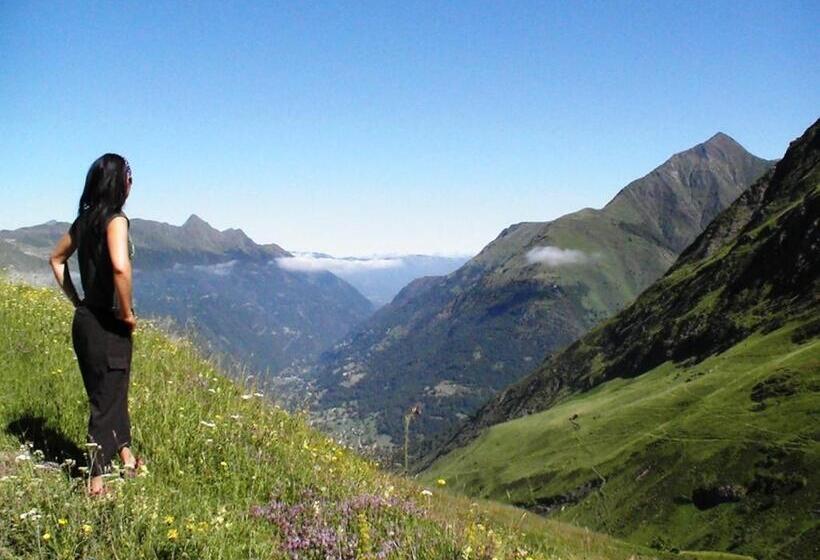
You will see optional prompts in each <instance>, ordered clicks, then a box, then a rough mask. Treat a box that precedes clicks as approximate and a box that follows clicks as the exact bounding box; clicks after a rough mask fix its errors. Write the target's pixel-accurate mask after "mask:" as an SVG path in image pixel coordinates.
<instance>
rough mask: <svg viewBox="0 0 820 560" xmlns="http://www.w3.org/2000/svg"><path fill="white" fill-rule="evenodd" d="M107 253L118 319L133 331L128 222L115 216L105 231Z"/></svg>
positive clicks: (134, 322) (135, 323) (134, 320)
mask: <svg viewBox="0 0 820 560" xmlns="http://www.w3.org/2000/svg"><path fill="white" fill-rule="evenodd" d="M106 238H107V240H108V252H109V255H110V256H111V268H112V270H113V272H114V288H115V289H116V291H117V301H118V302H119V308H120V313H121V315H120V319H122V320H123V321H125V322H126V323H127V324H128V326H129V327H130V328H131V329H132V330H133V329H134V327H136V325H137V320H136V318H135V317H134V311H133V309H131V290H132V288H131V259H130V258H129V256H128V220H126V218H125V217H124V216H117V217H115V218H114V219H112V220H111V221H110V222H109V223H108V228H107V229H106Z"/></svg>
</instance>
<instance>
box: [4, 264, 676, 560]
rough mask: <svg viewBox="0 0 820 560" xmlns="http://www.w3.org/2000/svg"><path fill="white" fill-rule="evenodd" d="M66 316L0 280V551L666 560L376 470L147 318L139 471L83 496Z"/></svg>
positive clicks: (75, 376)
mask: <svg viewBox="0 0 820 560" xmlns="http://www.w3.org/2000/svg"><path fill="white" fill-rule="evenodd" d="M70 321H71V309H70V306H69V305H68V304H67V302H66V301H65V299H64V298H63V297H61V296H60V295H59V294H57V293H56V292H55V291H53V290H46V289H42V288H32V287H28V286H24V285H12V284H9V283H8V282H6V281H4V280H2V279H0V364H2V367H0V391H2V399H0V558H2V559H4V560H5V559H35V558H36V559H44V558H55V559H56V558H166V559H171V558H196V559H203V560H205V559H222V560H230V559H247V558H259V559H263V558H264V559H267V558H272V559H284V558H297V557H298V558H306V559H307V558H310V559H319V558H331V557H334V558H340V559H345V560H352V559H353V558H377V557H378V558H393V559H410V558H425V559H427V558H430V559H437V558H491V557H499V558H520V559H524V558H532V559H544V560H546V559H554V558H557V557H560V558H566V559H570V560H574V559H577V560H580V559H582V558H583V559H587V558H592V559H599V560H603V559H610V558H611V559H623V560H626V559H627V558H630V559H638V558H643V559H648V558H669V556H666V555H658V554H654V553H651V552H648V551H646V550H643V549H640V548H639V547H635V546H632V545H627V544H624V543H621V542H618V541H615V540H613V539H610V538H607V537H605V536H603V535H600V534H596V533H592V532H590V531H587V530H583V529H580V528H575V527H572V526H569V525H566V524H564V523H559V522H554V521H547V520H543V519H539V518H538V517H537V516H527V515H524V512H522V511H521V510H518V509H515V508H511V507H507V506H501V505H498V504H490V503H485V502H484V501H476V502H474V503H473V502H472V501H471V500H468V499H465V498H462V497H458V496H453V495H450V494H449V493H448V492H446V490H445V489H444V488H441V487H439V486H434V487H433V488H432V491H430V490H429V489H425V488H423V487H422V486H420V485H418V484H417V483H415V482H412V481H410V480H408V479H404V478H400V477H397V476H393V475H389V474H387V473H384V472H381V471H379V470H378V468H377V466H376V465H375V464H373V463H371V462H368V461H365V460H364V459H362V458H360V457H358V456H356V455H355V454H354V453H352V452H351V451H350V450H349V449H347V448H344V447H342V446H340V445H338V444H337V443H335V442H334V441H332V440H331V439H329V438H327V437H326V436H324V435H322V434H320V433H319V432H317V431H315V430H313V429H311V428H310V427H309V426H308V425H307V423H306V422H305V420H304V419H303V417H301V416H292V415H289V414H288V413H286V412H284V411H283V410H282V409H281V408H279V407H277V406H274V405H272V404H270V403H269V402H267V401H266V400H265V399H264V398H261V395H258V394H256V393H255V389H254V388H252V387H246V386H241V385H238V384H236V383H233V382H231V381H229V380H228V379H227V378H226V377H225V376H223V375H222V374H220V372H218V371H217V370H216V369H215V368H214V366H213V364H212V363H209V362H207V361H204V360H203V359H202V358H200V357H199V355H198V354H197V352H196V351H195V350H194V348H193V346H192V345H191V344H190V343H189V342H187V341H184V340H174V339H171V338H169V337H168V336H166V335H165V334H163V333H162V332H160V331H159V330H157V329H156V328H155V327H153V326H152V325H146V324H142V325H141V327H140V330H139V331H138V332H137V333H135V354H134V367H133V370H132V385H131V395H130V410H131V418H132V423H133V435H134V439H135V442H136V447H137V449H136V450H137V452H138V453H140V454H143V455H144V456H146V457H147V459H148V461H149V462H148V468H147V469H146V470H144V471H142V473H141V476H139V477H137V478H136V479H133V480H128V481H121V480H120V479H119V478H118V477H114V478H111V479H109V480H108V484H110V485H111V486H112V487H113V488H114V493H113V496H112V497H111V498H110V499H103V500H90V499H88V498H86V497H85V495H84V494H83V492H82V485H83V484H84V481H83V479H82V476H83V474H82V472H81V471H80V469H78V468H77V466H78V465H81V464H82V463H83V462H84V458H83V451H84V449H83V446H82V444H83V442H84V433H85V425H86V421H87V403H86V397H85V394H84V391H83V387H82V380H81V377H80V374H79V372H78V371H77V367H76V363H75V361H74V359H73V353H72V351H71V345H70V337H69V333H70ZM29 444H30V445H29ZM72 460H73V461H77V462H78V464H77V465H75V466H73V467H72V466H71V464H70V461H72ZM428 492H430V493H429V495H427V493H428Z"/></svg>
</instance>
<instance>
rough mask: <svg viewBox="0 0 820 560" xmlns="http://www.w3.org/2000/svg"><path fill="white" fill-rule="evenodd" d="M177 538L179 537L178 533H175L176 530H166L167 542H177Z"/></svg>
mask: <svg viewBox="0 0 820 560" xmlns="http://www.w3.org/2000/svg"><path fill="white" fill-rule="evenodd" d="M178 536H179V533H178V532H177V530H176V529H168V540H169V541H175V540H177V537H178Z"/></svg>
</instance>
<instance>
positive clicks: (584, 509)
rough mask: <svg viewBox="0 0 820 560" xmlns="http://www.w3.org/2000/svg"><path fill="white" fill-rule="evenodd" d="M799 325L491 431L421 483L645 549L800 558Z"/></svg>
mask: <svg viewBox="0 0 820 560" xmlns="http://www.w3.org/2000/svg"><path fill="white" fill-rule="evenodd" d="M802 325H805V322H803V323H796V324H790V325H787V326H784V327H781V328H780V329H778V330H776V331H773V332H770V333H768V334H765V335H763V334H756V335H754V336H752V337H749V338H747V339H746V340H744V341H743V342H741V343H739V344H737V345H735V346H733V347H732V348H730V349H729V350H727V351H726V352H723V353H721V354H719V355H717V356H713V357H711V358H709V359H707V360H705V361H703V362H701V363H699V364H697V365H694V366H691V367H685V366H680V365H675V364H673V363H671V362H666V363H664V364H663V365H661V366H658V367H657V368H655V369H653V370H652V371H650V372H648V373H645V374H644V375H642V376H640V377H638V378H634V379H618V380H615V381H612V382H610V383H606V384H604V385H601V386H599V387H597V388H596V389H594V390H592V391H590V392H589V393H585V394H582V395H578V396H576V397H573V398H570V399H568V400H566V401H564V402H562V403H561V404H559V405H558V406H555V407H553V408H550V409H549V410H546V411H544V412H540V413H538V414H532V415H529V416H525V417H523V418H518V419H516V420H512V421H510V422H505V423H502V424H498V425H495V426H493V427H492V428H490V429H489V430H487V431H485V432H484V433H483V434H482V435H481V436H480V437H479V438H478V439H476V440H475V441H473V442H472V443H471V444H470V445H468V446H467V447H464V448H461V449H457V450H456V451H454V452H452V453H450V454H449V455H447V456H445V457H444V458H443V459H441V460H440V461H438V462H437V463H435V464H434V465H433V467H432V468H431V469H430V470H428V471H427V472H425V473H424V475H423V477H422V480H425V481H433V480H435V479H437V478H440V477H442V478H445V479H447V481H448V484H450V485H452V487H453V488H455V489H458V490H460V491H465V492H469V493H471V494H474V495H478V496H481V497H486V498H493V499H498V500H502V501H506V502H510V503H514V504H518V505H522V506H526V507H529V508H531V509H534V510H535V511H538V512H541V513H546V512H552V513H556V514H557V518H558V519H562V520H566V521H570V522H573V523H580V524H584V525H588V526H595V527H598V528H600V529H602V530H606V531H608V532H611V533H614V534H618V535H622V536H625V537H628V538H630V539H631V540H634V541H636V542H641V543H644V544H646V545H656V546H658V547H662V548H663V547H666V548H673V547H674V548H679V549H680V548H693V547H694V548H709V549H715V550H736V551H740V552H743V553H746V554H750V555H752V556H754V557H758V558H764V557H765V558H809V557H811V556H810V555H809V552H814V553H820V551H819V550H816V548H814V549H812V548H811V547H816V546H817V543H818V542H820V541H818V537H820V532H818V529H819V528H820V526H818V522H817V520H816V518H814V517H813V513H812V511H813V510H814V508H816V507H817V501H818V499H820V495H818V491H817V489H818V488H820V443H818V440H817V435H818V434H817V411H818V406H817V404H818V402H819V399H820V397H818V391H820V340H818V339H817V338H814V339H812V340H809V341H806V340H803V337H802V335H801V332H802V331H801V326H802ZM798 341H802V342H798ZM511 457H514V460H510V458H511ZM721 489H726V490H725V491H722V490H721ZM722 493H725V496H721V494H722ZM721 502H723V503H721ZM576 504H577V505H576ZM797 551H800V552H801V553H802V554H798V553H797Z"/></svg>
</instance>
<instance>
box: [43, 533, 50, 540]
mask: <svg viewBox="0 0 820 560" xmlns="http://www.w3.org/2000/svg"><path fill="white" fill-rule="evenodd" d="M50 539H51V533H43V540H44V541H47V540H50Z"/></svg>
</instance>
